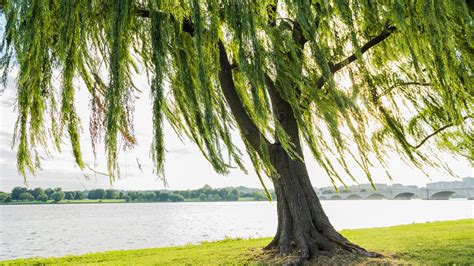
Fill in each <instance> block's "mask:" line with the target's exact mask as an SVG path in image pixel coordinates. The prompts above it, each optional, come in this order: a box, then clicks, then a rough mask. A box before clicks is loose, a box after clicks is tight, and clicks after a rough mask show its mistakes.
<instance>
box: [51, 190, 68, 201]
mask: <svg viewBox="0 0 474 266" xmlns="http://www.w3.org/2000/svg"><path fill="white" fill-rule="evenodd" d="M64 198H65V194H64V192H62V191H57V192H54V193H53V194H51V199H52V200H53V201H54V202H60V201H61V200H63V199H64Z"/></svg>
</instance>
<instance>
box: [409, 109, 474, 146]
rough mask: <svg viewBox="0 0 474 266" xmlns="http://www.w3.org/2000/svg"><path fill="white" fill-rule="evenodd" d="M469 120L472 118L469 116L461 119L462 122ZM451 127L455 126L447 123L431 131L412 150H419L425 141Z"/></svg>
mask: <svg viewBox="0 0 474 266" xmlns="http://www.w3.org/2000/svg"><path fill="white" fill-rule="evenodd" d="M469 118H472V116H469V115H467V116H464V117H463V121H464V120H467V119H469ZM452 126H455V124H454V123H448V124H446V125H444V126H442V127H440V128H438V129H436V130H435V131H433V132H432V133H431V134H429V135H428V136H426V137H425V138H424V139H422V140H421V141H420V143H418V144H417V145H415V146H413V148H414V149H418V148H420V147H421V146H422V145H423V144H424V143H425V142H426V141H428V140H429V139H430V138H432V137H434V136H436V135H437V134H439V133H440V132H442V131H444V130H446V129H448V128H450V127H452Z"/></svg>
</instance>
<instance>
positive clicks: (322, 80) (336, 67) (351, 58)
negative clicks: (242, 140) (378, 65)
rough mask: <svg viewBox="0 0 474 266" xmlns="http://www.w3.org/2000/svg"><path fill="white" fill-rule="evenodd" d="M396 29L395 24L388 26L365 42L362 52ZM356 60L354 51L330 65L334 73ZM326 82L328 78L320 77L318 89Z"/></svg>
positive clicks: (317, 84)
mask: <svg viewBox="0 0 474 266" xmlns="http://www.w3.org/2000/svg"><path fill="white" fill-rule="evenodd" d="M395 30H396V28H395V27H394V26H387V27H386V28H385V29H384V30H383V31H382V33H380V34H379V35H377V36H375V37H374V38H373V39H371V40H370V41H368V42H367V43H366V44H364V45H363V46H362V47H361V48H360V53H361V54H364V53H365V52H367V51H368V50H369V49H370V48H372V47H374V46H376V45H377V44H379V43H381V42H382V41H384V40H385V39H387V38H388V37H389V36H390V35H391V34H392V33H393V32H394V31H395ZM355 60H357V55H356V53H353V54H352V55H350V56H348V57H347V58H346V59H344V60H342V61H341V62H339V63H337V64H335V65H331V66H330V70H331V73H332V74H334V73H336V72H337V71H339V70H341V69H342V68H344V67H345V66H347V65H349V64H350V63H352V62H354V61H355ZM325 83H326V79H325V78H324V77H320V78H319V80H318V81H317V82H316V89H321V88H322V87H323V86H324V84H325Z"/></svg>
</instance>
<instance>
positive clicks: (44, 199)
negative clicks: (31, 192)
mask: <svg viewBox="0 0 474 266" xmlns="http://www.w3.org/2000/svg"><path fill="white" fill-rule="evenodd" d="M35 200H37V201H41V202H47V201H48V196H46V194H44V193H43V194H39V195H38V196H36V197H35Z"/></svg>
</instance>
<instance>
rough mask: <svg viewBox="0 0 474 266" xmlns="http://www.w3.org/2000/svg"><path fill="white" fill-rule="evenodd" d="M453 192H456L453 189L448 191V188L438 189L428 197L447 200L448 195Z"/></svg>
mask: <svg viewBox="0 0 474 266" xmlns="http://www.w3.org/2000/svg"><path fill="white" fill-rule="evenodd" d="M454 193H456V192H454V191H448V190H446V191H438V192H436V193H434V194H432V195H431V196H430V199H431V200H447V199H449V197H451V195H453V194H454Z"/></svg>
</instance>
